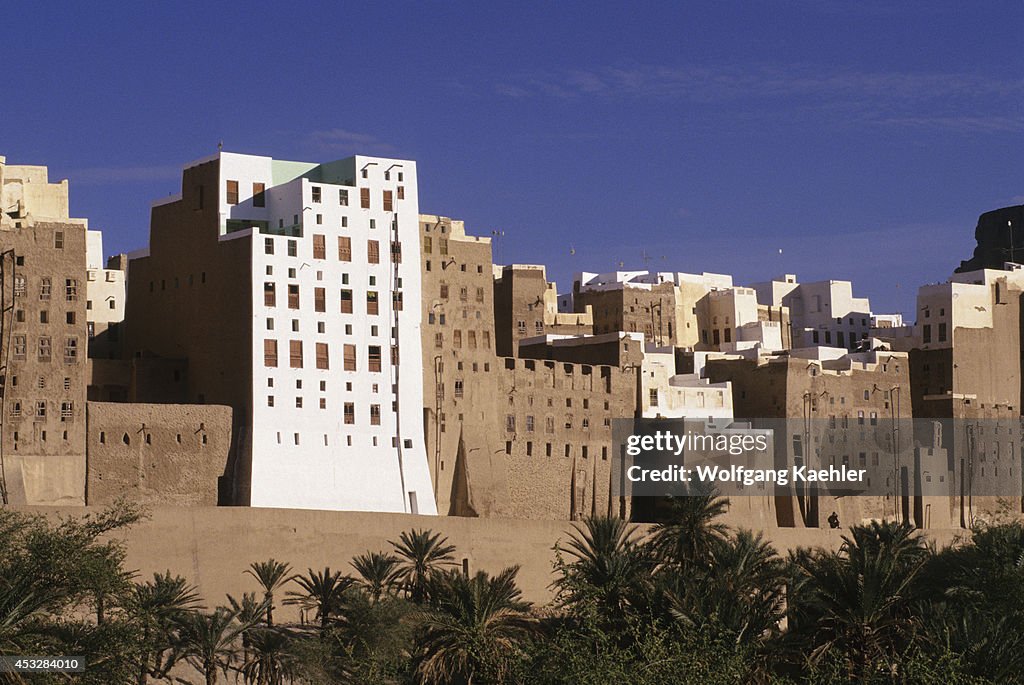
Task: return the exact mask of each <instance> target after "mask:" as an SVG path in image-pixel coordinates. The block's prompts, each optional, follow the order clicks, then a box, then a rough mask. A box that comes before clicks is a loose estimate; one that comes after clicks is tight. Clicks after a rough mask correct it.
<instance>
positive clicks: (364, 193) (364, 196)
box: [359, 169, 370, 209]
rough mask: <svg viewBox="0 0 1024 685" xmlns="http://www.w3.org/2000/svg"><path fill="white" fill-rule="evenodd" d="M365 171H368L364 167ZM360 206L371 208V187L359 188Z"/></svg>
mask: <svg viewBox="0 0 1024 685" xmlns="http://www.w3.org/2000/svg"><path fill="white" fill-rule="evenodd" d="M365 172H366V170H365V169H364V170H363V173H365ZM359 206H360V207H362V208H363V209H369V208H370V189H369V188H360V189H359Z"/></svg>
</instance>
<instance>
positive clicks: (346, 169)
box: [129, 152, 437, 514]
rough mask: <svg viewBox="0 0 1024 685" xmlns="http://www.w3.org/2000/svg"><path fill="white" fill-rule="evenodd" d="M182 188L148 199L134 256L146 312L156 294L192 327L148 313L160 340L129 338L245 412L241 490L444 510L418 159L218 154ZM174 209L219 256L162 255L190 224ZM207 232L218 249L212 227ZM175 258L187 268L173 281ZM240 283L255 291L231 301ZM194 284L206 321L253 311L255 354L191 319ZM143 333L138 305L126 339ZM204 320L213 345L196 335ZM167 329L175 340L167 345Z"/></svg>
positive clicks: (351, 506) (283, 497)
mask: <svg viewBox="0 0 1024 685" xmlns="http://www.w3.org/2000/svg"><path fill="white" fill-rule="evenodd" d="M213 183H216V184H217V187H216V190H215V192H212V193H211V192H210V191H211V190H212V189H211V188H210V187H209V186H210V185H212V184H213ZM182 188H183V193H184V194H185V196H184V198H182V197H172V198H169V199H168V200H164V201H161V202H158V203H155V206H154V222H153V232H152V236H151V250H150V251H147V252H145V253H143V254H140V255H139V256H138V258H137V259H133V260H132V262H131V268H130V273H131V279H130V280H129V289H130V291H131V293H132V298H135V297H138V299H139V301H140V302H139V305H140V308H141V307H142V306H144V304H145V302H146V297H147V296H149V297H150V299H151V300H152V301H153V302H154V305H152V306H154V307H155V306H157V305H156V303H157V302H159V301H161V298H160V297H159V296H160V295H161V294H162V293H166V295H167V297H168V298H179V300H175V301H171V302H169V303H168V304H166V305H164V307H163V309H162V310H161V313H165V314H166V316H177V317H179V318H178V319H176V320H175V322H174V324H177V323H180V324H181V325H182V326H184V327H185V330H184V331H181V332H179V331H178V327H177V326H175V325H174V324H165V323H164V322H163V321H161V320H153V321H150V322H149V324H148V328H149V329H150V330H151V331H152V334H151V335H150V336H149V339H147V340H141V341H139V342H138V343H137V344H136V348H139V347H142V346H146V347H147V348H153V347H156V348H157V349H158V350H160V351H163V352H164V354H165V356H173V355H174V352H175V351H178V354H179V355H182V356H186V357H188V359H189V384H190V392H194V393H201V394H199V397H200V401H214V402H222V403H225V404H232V406H235V407H236V416H237V413H238V411H239V410H240V411H241V412H243V413H244V416H243V421H242V422H241V423H242V425H240V426H239V425H238V423H239V422H238V421H237V419H236V431H237V432H238V433H239V434H240V438H239V444H240V451H241V459H240V461H241V463H242V466H240V467H238V468H236V469H235V474H234V478H235V482H236V483H240V485H236V488H237V490H238V491H239V492H241V495H238V499H240V500H241V501H242V503H248V504H249V505H251V506H258V507H291V508H302V509H333V510H357V511H393V512H409V513H419V514H436V513H437V507H436V503H435V501H434V497H433V488H432V486H431V480H430V472H429V470H428V466H427V458H426V452H425V449H424V445H423V430H422V407H423V373H422V355H421V352H420V323H421V322H420V317H421V307H420V306H419V303H420V270H419V269H420V256H419V250H420V247H419V227H418V219H419V201H418V196H417V175H416V164H415V162H412V161H408V160H399V159H385V158H380V157H366V156H355V157H349V158H347V159H343V160H339V161H336V162H330V163H325V164H315V163H305V162H289V161H281V160H274V159H271V158H269V157H260V156H254V155H243V154H234V153H228V152H220V153H218V154H216V155H214V156H213V157H210V158H206V159H203V160H199V161H197V162H194V163H193V164H191V165H188V166H187V167H186V170H185V179H184V181H183V184H182ZM211 199H214V201H215V202H216V204H215V205H214V206H210V205H209V202H210V200H211ZM164 205H166V208H164V207H163V206H164ZM213 208H215V209H216V214H215V215H214V214H212V213H211V212H210V210H211V209H213ZM190 212H191V214H190ZM165 215H166V217H167V218H166V219H165V218H163V217H164V216H165ZM190 216H202V217H203V218H202V219H188V218H187V217H190ZM181 217H186V219H185V220H186V221H195V222H196V226H197V228H195V229H194V230H195V231H196V237H197V241H196V242H198V237H202V239H203V240H205V241H207V243H206V244H207V245H209V251H210V252H216V253H217V255H219V261H218V260H217V259H214V258H213V257H212V256H209V255H200V256H199V257H193V256H191V255H189V254H182V253H180V252H179V253H177V254H167V253H171V252H172V250H173V249H176V248H174V247H173V241H172V238H170V237H168V236H173V235H175V232H177V234H181V233H183V228H182V227H181V225H180V222H181V221H182V218H181ZM158 219H159V222H160V224H161V225H160V226H159V227H158ZM200 221H203V222H206V223H205V224H204V225H202V226H199V222H200ZM214 221H215V222H216V224H217V225H216V226H215V227H214V226H211V225H210V224H212V223H213V222H214ZM190 230H192V229H190ZM214 230H215V231H216V242H215V243H213V242H210V241H211V240H212V238H211V237H209V236H207V234H208V233H211V232H212V231H214ZM186 239H187V238H186V237H185V236H182V240H186ZM158 245H159V246H161V251H162V252H163V253H165V254H163V256H162V257H161V259H160V261H159V262H157V261H156V260H157V257H158V254H157V249H156V248H157V246H158ZM187 249H191V250H193V251H199V250H200V249H201V248H199V247H197V246H191V247H189V248H187ZM175 258H176V259H177V261H178V263H180V264H181V266H175V265H174V259H175ZM203 258H205V259H206V261H199V260H200V259H203ZM189 260H193V261H189ZM137 265H138V266H137ZM172 268H173V269H178V270H179V271H180V272H181V275H180V276H179V275H174V276H173V281H171V280H170V276H171V272H170V271H169V269H172ZM185 269H188V271H189V272H188V273H187V274H186V273H185V271H184V270H185ZM207 269H209V271H208V270H207ZM214 269H217V270H221V271H224V270H226V271H229V272H230V273H228V274H221V273H218V272H215V271H213V270H214ZM208 276H209V278H208ZM222 276H226V278H223V280H218V279H220V278H221V277H222ZM186 278H187V281H186ZM146 281H148V285H147V283H146ZM172 286H173V288H172ZM239 286H241V289H239ZM147 288H148V291H149V292H148V293H147V292H146V289H147ZM204 289H205V290H206V291H207V292H209V293H210V294H208V295H203V294H202V293H203V292H204ZM236 290H237V291H238V292H245V293H247V294H248V301H238V300H237V299H233V298H232V297H231V296H230V294H229V293H231V292H233V291H236ZM187 292H195V293H196V294H195V295H191V296H190V297H191V298H193V299H192V300H186V301H185V305H187V302H189V301H191V302H193V303H194V307H196V308H203V310H202V311H203V315H204V316H207V317H209V316H214V317H216V316H220V317H221V319H222V320H223V321H228V320H231V321H242V320H246V321H248V330H245V331H242V332H239V335H238V336H237V345H243V346H244V345H248V346H249V349H248V350H244V352H240V351H239V350H237V349H235V343H232V342H230V341H228V340H226V339H225V340H223V341H220V340H219V339H218V337H219V336H225V337H229V336H231V337H234V335H235V333H234V332H233V331H229V330H228V325H227V324H224V323H220V322H219V321H218V320H217V319H213V320H207V321H206V322H205V324H204V325H205V328H204V325H200V324H198V323H195V322H193V321H191V320H189V319H188V318H187V316H188V312H187V306H184V305H181V303H180V298H181V297H183V296H182V295H179V294H178V293H187ZM136 293H141V294H139V295H136ZM218 298H219V299H218ZM133 306H134V305H133V303H132V301H131V300H130V301H129V308H130V309H132V307H133ZM183 308H184V309H186V312H184V313H182V312H181V311H180V310H181V309H183ZM132 311H133V312H134V311H135V310H132ZM196 311H198V310H193V312H192V313H193V315H196ZM239 312H246V314H245V315H244V316H245V318H244V319H242V318H241V316H240V313H239ZM140 316H144V315H142V314H140ZM135 327H136V320H135V318H134V314H133V318H132V328H131V335H133V336H134V335H135V333H134V331H135ZM204 330H205V331H208V333H207V335H208V336H209V339H207V340H205V341H202V342H195V341H194V338H195V337H196V335H202V334H203V333H202V331H204ZM167 336H174V337H175V339H174V340H172V341H169V342H168V343H164V342H163V338H166V337H167ZM211 355H212V356H211ZM225 365H230V372H229V371H228V370H225V371H221V372H219V373H220V375H221V376H226V377H230V376H232V375H235V376H237V377H238V378H242V379H246V380H247V381H248V384H247V387H245V388H243V389H241V390H242V391H243V392H244V395H243V396H238V395H236V394H235V393H237V392H239V390H240V389H239V388H237V387H235V386H237V385H238V383H232V382H229V381H225V383H224V384H223V385H218V384H217V378H216V377H215V376H216V374H217V373H218V371H217V369H219V368H222V367H223V366H225ZM243 382H244V381H243Z"/></svg>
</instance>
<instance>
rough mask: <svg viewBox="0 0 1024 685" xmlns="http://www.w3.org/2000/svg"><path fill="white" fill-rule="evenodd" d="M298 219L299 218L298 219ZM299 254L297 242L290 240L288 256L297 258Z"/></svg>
mask: <svg viewBox="0 0 1024 685" xmlns="http://www.w3.org/2000/svg"><path fill="white" fill-rule="evenodd" d="M296 218H298V217H296ZM295 223H298V221H296V222H295ZM298 254H299V250H298V246H297V245H296V243H295V241H294V240H289V241H288V256H289V257H295V256H297V255H298Z"/></svg>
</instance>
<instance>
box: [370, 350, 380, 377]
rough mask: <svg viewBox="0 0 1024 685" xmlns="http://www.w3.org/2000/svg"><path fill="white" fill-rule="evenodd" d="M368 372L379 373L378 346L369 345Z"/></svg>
mask: <svg viewBox="0 0 1024 685" xmlns="http://www.w3.org/2000/svg"><path fill="white" fill-rule="evenodd" d="M369 359H370V366H369V368H370V371H380V345H370V357H369Z"/></svg>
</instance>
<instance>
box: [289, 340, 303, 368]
mask: <svg viewBox="0 0 1024 685" xmlns="http://www.w3.org/2000/svg"><path fill="white" fill-rule="evenodd" d="M288 357H289V361H290V366H291V367H292V368H293V369H301V368H302V341H301V340H289V341H288Z"/></svg>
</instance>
